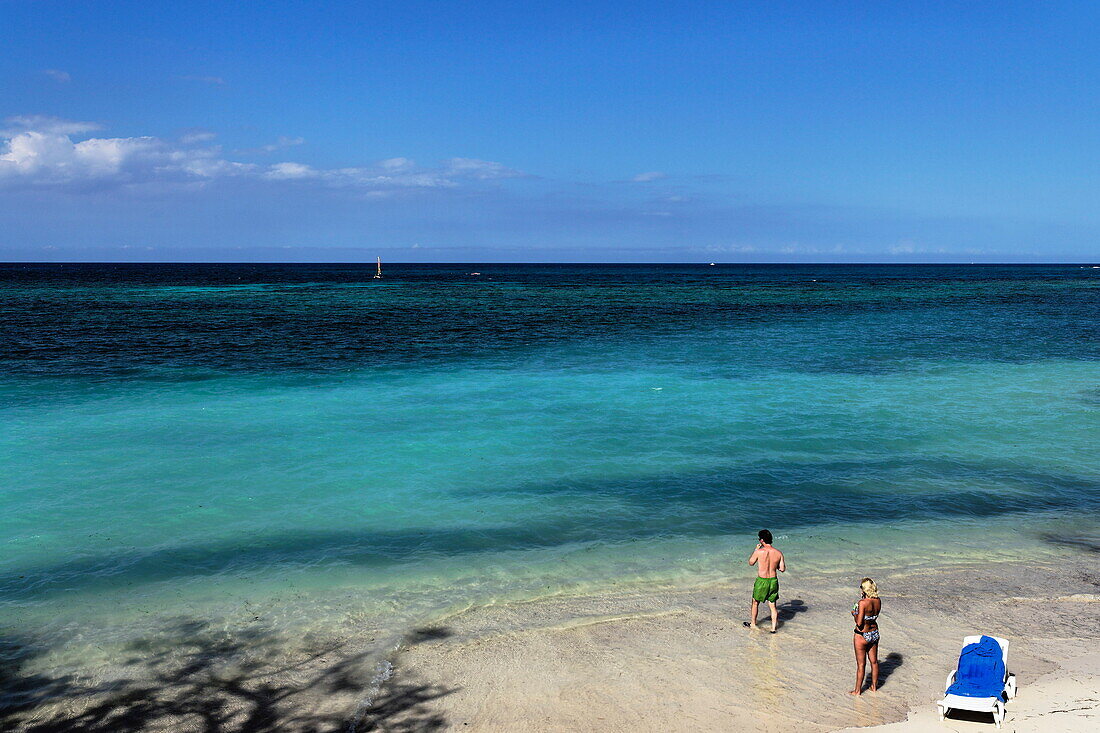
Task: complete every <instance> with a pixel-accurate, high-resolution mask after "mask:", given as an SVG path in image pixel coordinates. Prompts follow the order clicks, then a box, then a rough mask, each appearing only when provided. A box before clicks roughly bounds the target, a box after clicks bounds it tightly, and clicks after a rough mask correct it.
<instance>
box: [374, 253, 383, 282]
mask: <svg viewBox="0 0 1100 733" xmlns="http://www.w3.org/2000/svg"><path fill="white" fill-rule="evenodd" d="M374 279H375V280H381V279H382V258H381V257H379V258H378V272H376V273H374Z"/></svg>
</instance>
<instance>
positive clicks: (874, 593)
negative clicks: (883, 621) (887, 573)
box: [859, 578, 878, 598]
mask: <svg viewBox="0 0 1100 733" xmlns="http://www.w3.org/2000/svg"><path fill="white" fill-rule="evenodd" d="M859 588H860V590H862V591H863V595H865V596H867V597H868V598H878V586H877V585H875V581H873V580H871V579H870V578H864V579H863V580H861V581H860V582H859Z"/></svg>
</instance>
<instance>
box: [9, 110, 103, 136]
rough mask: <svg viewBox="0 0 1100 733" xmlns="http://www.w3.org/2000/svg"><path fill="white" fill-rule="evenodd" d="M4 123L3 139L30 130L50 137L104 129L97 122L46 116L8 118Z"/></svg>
mask: <svg viewBox="0 0 1100 733" xmlns="http://www.w3.org/2000/svg"><path fill="white" fill-rule="evenodd" d="M4 122H5V124H6V125H7V127H5V128H3V129H0V136H3V137H12V136H14V135H18V134H19V133H21V132H27V131H30V130H34V131H36V132H41V133H45V134H50V135H80V134H82V133H85V132H95V131H96V130H102V129H103V125H100V124H98V123H96V122H76V121H74V120H62V119H58V118H57V117H46V116H44V115H22V116H16V117H8V118H6V119H5V120H4Z"/></svg>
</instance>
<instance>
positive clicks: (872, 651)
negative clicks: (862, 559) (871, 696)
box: [849, 578, 882, 695]
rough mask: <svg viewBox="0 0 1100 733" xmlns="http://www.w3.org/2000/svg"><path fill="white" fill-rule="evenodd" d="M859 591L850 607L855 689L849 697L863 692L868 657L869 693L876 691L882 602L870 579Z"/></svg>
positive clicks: (875, 586)
mask: <svg viewBox="0 0 1100 733" xmlns="http://www.w3.org/2000/svg"><path fill="white" fill-rule="evenodd" d="M859 589H860V591H861V592H862V594H863V595H862V596H861V597H860V599H859V601H858V602H857V603H856V604H855V605H854V606H852V615H853V616H854V617H855V619H856V628H855V636H854V637H852V645H853V646H854V647H855V650H856V687H855V689H854V690H852V691H851V692H850V693H849V694H851V695H858V694H860V693H861V692H863V679H864V670H865V668H866V667H865V665H866V662H867V658H868V657H870V658H871V691H872V692H874V691H875V690H877V689H878V616H879V614H880V613H881V612H882V600H881V599H880V598H879V597H878V586H877V585H875V581H873V580H871V579H870V578H864V579H863V580H862V581H861V582H860V584H859Z"/></svg>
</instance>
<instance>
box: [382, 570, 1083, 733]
mask: <svg viewBox="0 0 1100 733" xmlns="http://www.w3.org/2000/svg"><path fill="white" fill-rule="evenodd" d="M1096 570H1097V568H1096V566H1095V564H1093V565H1092V566H1091V567H1089V568H1085V567H1079V566H1078V567H1058V566H1056V565H1044V566H1040V567H1035V568H1027V567H1023V566H1014V565H1008V564H999V565H971V566H966V567H959V568H955V569H952V570H946V569H944V570H937V571H922V572H919V573H914V574H909V575H901V574H892V573H890V572H888V571H885V572H883V573H879V574H878V578H877V579H878V580H879V584H880V587H881V588H882V589H883V595H884V599H885V610H884V614H883V618H882V622H881V628H882V642H881V650H880V660H881V663H882V676H883V680H882V689H881V690H880V691H878V692H876V693H871V692H865V693H864V694H863V696H862V697H860V698H852V697H851V696H849V695H848V694H846V691H847V690H849V689H850V688H851V686H852V684H853V681H854V680H853V677H854V665H853V659H852V657H853V654H852V650H851V623H850V617H849V616H848V613H847V610H848V607H849V606H850V603H851V601H852V597H853V596H854V593H853V591H852V590H851V587H852V585H853V584H852V583H851V582H849V583H847V584H845V583H844V580H847V579H846V578H839V577H831V578H817V579H813V580H812V581H811V580H803V579H800V578H798V576H797V575H796V574H793V575H791V577H789V578H785V579H784V581H785V582H784V588H783V596H782V597H781V608H782V609H783V613H782V619H783V620H782V622H781V626H780V630H779V633H778V634H776V635H774V636H773V635H771V634H767V633H764V632H760V631H757V632H752V631H749V630H747V629H745V628H743V627H742V625H741V621H742V619H743V617H744V615H745V606H747V603H746V602H745V601H746V599H747V597H748V595H747V588H748V586H749V583H748V582H741V583H730V584H721V585H714V586H710V587H708V588H704V589H698V590H692V591H662V592H650V593H624V594H621V595H607V596H600V597H588V598H583V599H561V600H549V601H539V602H537V603H532V604H511V605H505V606H491V607H487V608H481V609H477V610H474V611H471V612H468V613H464V614H461V615H459V616H457V617H454V618H451V619H449V620H448V621H447V622H446V624H445V625H442V626H441V627H439V628H437V629H436V630H435V632H434V633H432V634H429V635H428V636H430V637H432V638H430V639H429V640H427V641H424V642H422V643H419V644H415V645H412V646H410V647H409V648H408V649H407V650H405V651H404V652H402V653H401V654H400V655H399V656H398V657H397V660H396V673H395V676H394V679H395V680H403V679H404V680H418V681H422V682H430V683H431V684H434V685H439V686H441V687H442V688H443V689H445V690H448V691H449V693H448V694H445V695H443V696H441V697H439V698H438V699H436V700H434V701H433V702H432V703H431V708H432V710H433V711H434V713H435V714H436V715H437V716H439V718H440V719H442V720H445V721H446V727H447V728H449V729H454V730H477V731H566V730H568V731H609V730H622V731H626V730H632V731H639V730H665V731H668V730H676V731H689V730H691V731H700V730H707V731H710V730H735V731H736V730H750V729H752V730H764V731H832V730H840V729H845V730H847V729H852V728H857V727H868V726H885V728H884V729H885V730H924V729H927V730H991V729H993V725H992V722H991V719H990V718H988V717H987V718H984V719H983V718H980V717H978V718H973V717H969V718H968V717H961V716H960V717H959V718H958V719H949V720H948V721H945V722H944V723H940V721H939V719H938V715H937V714H936V711H935V707H934V701H935V700H936V699H937V695H938V694H940V693H942V685H943V679H944V676H945V675H946V673H947V671H948V670H949V669H950V668H951V667H952V665H953V664H954V662H955V660H956V658H957V655H958V651H959V646H960V642H961V639H962V638H963V636H965V635H967V634H972V633H989V634H995V635H1000V636H1004V637H1006V638H1009V639H1010V640H1011V641H1012V643H1013V647H1012V650H1011V658H1010V665H1009V666H1010V668H1011V670H1012V671H1013V672H1015V673H1016V674H1017V675H1018V679H1019V684H1020V692H1019V695H1018V697H1017V699H1015V700H1013V701H1012V702H1011V703H1010V704H1009V706H1008V710H1009V712H1008V717H1007V720H1006V729H1007V730H1020V731H1030V730H1035V731H1039V730H1070V731H1072V730H1081V731H1084V730H1091V729H1095V725H1096V717H1095V716H1096V707H1097V705H1098V704H1100V703H1098V702H1097V701H1098V700H1100V653H1098V649H1100V646H1098V644H1100V603H1098V602H1097V601H1098V600H1100V597H1098V596H1097V595H1096V591H1097V585H1096V584H1097V581H1098V577H1097V572H1096ZM856 580H858V578H857V579H856ZM421 712H423V711H421ZM979 721H980V722H979Z"/></svg>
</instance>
